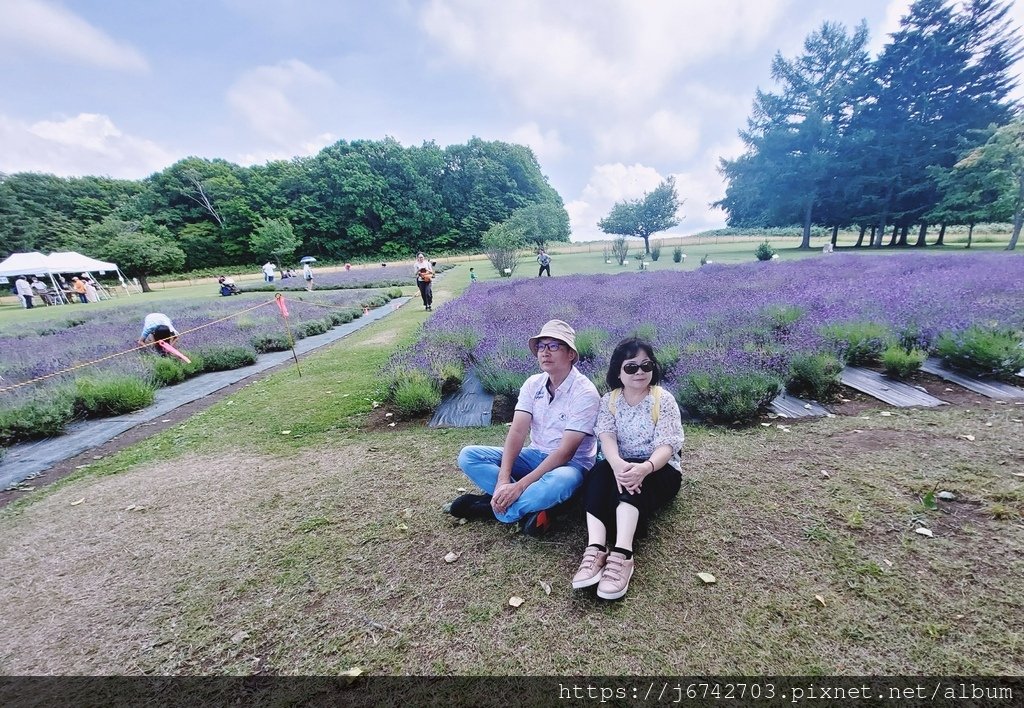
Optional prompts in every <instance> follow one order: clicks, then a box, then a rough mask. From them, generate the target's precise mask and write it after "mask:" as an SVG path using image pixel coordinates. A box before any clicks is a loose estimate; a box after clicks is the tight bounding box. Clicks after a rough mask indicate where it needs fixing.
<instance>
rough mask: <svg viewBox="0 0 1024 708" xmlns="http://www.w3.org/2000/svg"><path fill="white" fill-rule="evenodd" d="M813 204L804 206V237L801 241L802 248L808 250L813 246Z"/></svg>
mask: <svg viewBox="0 0 1024 708" xmlns="http://www.w3.org/2000/svg"><path fill="white" fill-rule="evenodd" d="M812 206H813V205H811V204H808V205H807V206H806V207H805V208H804V237H803V239H801V241H800V249H801V250H807V249H809V248H810V247H811V207H812Z"/></svg>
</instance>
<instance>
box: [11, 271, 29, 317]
mask: <svg viewBox="0 0 1024 708" xmlns="http://www.w3.org/2000/svg"><path fill="white" fill-rule="evenodd" d="M14 292H16V293H18V297H20V298H21V306H22V307H23V308H25V309H26V310H31V309H32V286H31V285H29V284H28V280H26V279H25V276H24V275H19V276H18V279H17V280H15V281H14Z"/></svg>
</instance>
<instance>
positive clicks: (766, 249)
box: [754, 239, 775, 261]
mask: <svg viewBox="0 0 1024 708" xmlns="http://www.w3.org/2000/svg"><path fill="white" fill-rule="evenodd" d="M754 255H755V256H757V260H759V261H770V260H771V259H772V256H774V255H775V249H774V248H772V245H771V244H770V243H768V239H765V240H764V241H762V242H761V245H760V246H758V247H757V250H756V251H754Z"/></svg>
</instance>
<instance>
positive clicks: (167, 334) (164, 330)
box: [153, 325, 174, 342]
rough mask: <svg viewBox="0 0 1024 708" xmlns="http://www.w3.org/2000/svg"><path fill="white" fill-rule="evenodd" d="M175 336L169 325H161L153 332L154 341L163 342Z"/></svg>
mask: <svg viewBox="0 0 1024 708" xmlns="http://www.w3.org/2000/svg"><path fill="white" fill-rule="evenodd" d="M173 336H174V334H173V333H172V332H171V328H170V327H168V326H167V325H160V326H159V327H157V328H156V329H154V330H153V341H154V342H162V341H163V340H165V339H170V338H171V337H173Z"/></svg>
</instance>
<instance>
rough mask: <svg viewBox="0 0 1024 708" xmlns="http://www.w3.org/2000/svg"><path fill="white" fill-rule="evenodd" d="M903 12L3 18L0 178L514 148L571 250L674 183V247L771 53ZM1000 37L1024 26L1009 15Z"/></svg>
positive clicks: (81, 6)
mask: <svg viewBox="0 0 1024 708" xmlns="http://www.w3.org/2000/svg"><path fill="white" fill-rule="evenodd" d="M908 5H909V0H859V1H858V2H847V1H844V2H828V1H825V0H819V1H817V2H815V1H813V0H715V1H713V2H712V1H711V0H707V1H705V0H700V1H697V0H615V1H613V0H577V1H574V2H569V1H565V0H502V1H500V2H499V1H493V2H492V1H490V0H422V1H413V0H376V1H373V0H365V1H358V2H357V1H354V0H333V1H332V0H287V1H280V2H279V1H276V0H202V1H200V0H176V1H175V2H170V1H166V0H130V1H127V0H64V1H63V2H58V1H56V0H0V172H7V173H11V172H18V171H41V172H51V173H54V174H58V175H82V174H97V175H110V176H114V177H126V178H141V177H145V176H147V175H149V174H151V173H153V172H155V171H157V170H160V169H162V168H164V167H166V166H167V165H170V164H172V163H173V162H175V161H176V160H178V159H180V158H182V157H186V156H189V155H197V156H200V157H207V158H214V157H222V158H225V159H227V160H231V161H233V162H237V163H240V164H256V163H262V162H265V161H266V160H269V159H276V158H289V157H292V156H296V155H310V154H315V153H316V151H317V150H319V149H320V148H321V147H323V146H325V145H328V144H330V143H332V142H334V141H336V140H339V139H345V140H355V139H379V138H383V137H385V136H388V135H390V136H392V137H394V138H396V139H398V140H399V141H401V142H402V143H403V144H406V145H409V144H419V143H421V142H423V141H425V140H434V141H436V142H437V143H439V144H440V145H447V144H451V143H462V142H465V141H466V140H468V139H469V138H470V137H472V136H479V137H481V138H485V139H490V140H507V141H513V142H520V143H525V144H528V145H530V146H531V147H532V148H533V149H534V152H535V153H536V154H537V157H538V159H539V160H540V164H541V167H542V168H543V170H544V173H545V174H546V175H548V177H549V178H550V180H551V183H552V185H553V186H554V187H555V188H556V189H557V190H558V191H559V193H560V194H561V195H562V198H563V199H564V200H565V202H566V207H567V209H568V210H569V213H570V217H571V219H572V225H573V238H574V240H584V239H588V238H595V237H598V236H599V235H600V232H599V231H598V230H597V227H596V222H597V220H598V219H600V218H601V217H603V216H604V215H605V214H607V212H608V210H609V209H610V208H611V206H612V204H614V203H615V202H616V201H618V200H621V199H625V198H633V197H638V196H640V195H641V194H642V193H643V192H644V191H646V190H650V189H652V188H653V187H655V186H657V184H658V183H659V182H660V181H661V180H662V179H663V178H664V177H666V176H668V175H675V176H676V181H677V185H678V189H679V193H680V196H681V197H682V198H683V199H685V203H684V206H683V209H682V216H683V217H684V220H683V222H682V224H681V225H680V226H679V227H678V228H677V229H675V231H677V232H680V233H692V232H694V231H698V230H702V229H706V228H715V227H718V226H722V225H724V214H722V213H721V212H719V211H716V210H712V209H711V208H710V207H709V206H708V204H709V202H711V201H714V200H715V199H718V198H719V197H721V196H722V194H723V191H724V186H723V184H722V182H721V179H720V177H719V176H718V174H717V173H716V170H715V168H716V165H717V163H718V158H719V157H723V156H724V157H734V156H736V155H737V154H739V152H740V150H741V145H740V142H739V139H738V138H737V135H736V131H737V130H738V129H739V128H741V127H742V126H743V125H744V121H745V119H746V117H747V115H748V114H749V112H750V107H751V102H752V100H753V97H754V91H755V89H756V88H758V87H761V88H764V89H771V88H772V83H771V80H770V78H769V68H770V61H771V58H772V56H773V55H774V53H775V52H776V51H781V52H782V53H783V55H784V56H787V57H790V56H794V55H796V54H798V53H799V52H800V50H801V46H802V42H803V39H804V37H805V36H806V35H807V34H808V33H809V32H811V31H813V30H814V29H816V28H817V27H819V26H820V24H821V23H822V22H823V21H825V20H833V21H838V22H842V23H844V24H846V25H847V26H848V27H851V28H852V26H853V25H854V24H856V23H857V22H858V21H860V20H861V19H864V20H866V21H867V23H868V27H869V29H870V31H871V35H872V50H873V51H875V52H877V50H879V49H880V48H881V46H882V45H883V43H884V42H885V39H886V36H885V35H886V34H887V33H888V32H891V31H893V30H894V29H896V27H897V24H898V20H899V17H900V16H901V15H902V14H903V13H904V11H905V10H906V8H907V6H908ZM1012 13H1013V16H1014V20H1015V22H1016V23H1017V24H1018V25H1020V24H1024V8H1022V7H1021V5H1020V4H1015V6H1014V7H1013V10H1012Z"/></svg>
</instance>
